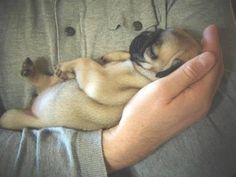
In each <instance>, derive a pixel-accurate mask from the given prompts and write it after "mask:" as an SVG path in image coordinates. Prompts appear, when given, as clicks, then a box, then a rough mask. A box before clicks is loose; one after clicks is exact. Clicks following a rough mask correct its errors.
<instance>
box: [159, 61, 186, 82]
mask: <svg viewBox="0 0 236 177" xmlns="http://www.w3.org/2000/svg"><path fill="white" fill-rule="evenodd" d="M183 63H184V62H183V60H181V59H179V58H176V59H174V60H173V62H172V64H171V66H170V67H169V68H167V69H166V70H164V71H160V72H158V73H157V74H156V77H158V78H162V77H165V76H167V75H169V74H170V73H172V72H173V71H175V70H176V69H178V68H179V67H180V66H181V65H182V64H183Z"/></svg>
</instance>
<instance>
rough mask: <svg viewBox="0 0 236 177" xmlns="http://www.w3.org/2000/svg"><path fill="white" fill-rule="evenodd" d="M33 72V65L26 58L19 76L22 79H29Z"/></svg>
mask: <svg viewBox="0 0 236 177" xmlns="http://www.w3.org/2000/svg"><path fill="white" fill-rule="evenodd" d="M34 72H35V66H34V63H33V61H32V60H31V59H30V58H29V57H27V58H26V59H25V61H24V62H23V64H22V68H21V75H22V76H23V77H29V76H32V75H33V74H34Z"/></svg>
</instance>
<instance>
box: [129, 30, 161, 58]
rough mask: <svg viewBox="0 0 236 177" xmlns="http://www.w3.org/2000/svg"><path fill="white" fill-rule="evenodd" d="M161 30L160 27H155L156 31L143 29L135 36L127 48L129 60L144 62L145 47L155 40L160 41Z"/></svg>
mask: <svg viewBox="0 0 236 177" xmlns="http://www.w3.org/2000/svg"><path fill="white" fill-rule="evenodd" d="M162 31H163V30H162V29H157V30H156V31H144V32H142V33H141V34H139V35H138V36H137V37H135V38H134V39H133V41H132V42H131V44H130V48H129V52H130V55H131V60H132V61H135V62H145V60H144V52H145V50H146V48H147V47H148V46H150V45H152V44H154V43H156V42H157V41H158V42H160V43H161V41H160V35H161V33H162Z"/></svg>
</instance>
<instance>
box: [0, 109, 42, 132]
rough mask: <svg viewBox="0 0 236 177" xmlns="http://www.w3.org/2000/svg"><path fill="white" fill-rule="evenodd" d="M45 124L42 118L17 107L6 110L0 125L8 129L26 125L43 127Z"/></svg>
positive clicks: (18, 128) (20, 127)
mask: <svg viewBox="0 0 236 177" xmlns="http://www.w3.org/2000/svg"><path fill="white" fill-rule="evenodd" d="M44 126H45V125H44V123H43V122H42V121H41V120H40V119H38V118H36V117H34V116H32V115H29V114H27V113H25V112H23V111H20V110H16V109H12V110H9V111H7V112H5V113H4V114H3V116H2V117H1V118H0V127H3V128H7V129H14V130H20V129H23V128H26V127H30V128H41V127H44Z"/></svg>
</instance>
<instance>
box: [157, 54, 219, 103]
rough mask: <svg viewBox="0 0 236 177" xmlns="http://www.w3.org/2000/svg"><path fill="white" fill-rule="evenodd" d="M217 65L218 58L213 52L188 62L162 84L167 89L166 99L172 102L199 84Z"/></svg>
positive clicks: (164, 79)
mask: <svg viewBox="0 0 236 177" xmlns="http://www.w3.org/2000/svg"><path fill="white" fill-rule="evenodd" d="M215 63H216V57H215V55H213V54H212V53H211V52H204V53H203V54H201V55H199V56H197V57H195V58H194V59H192V60H190V61H188V62H186V63H185V64H184V65H182V66H181V67H180V68H179V69H177V70H176V71H175V72H173V73H172V74H170V75H169V76H167V77H166V78H163V80H162V81H161V84H164V86H165V89H166V92H167V93H166V94H165V96H166V99H167V101H168V100H172V99H173V98H174V97H176V96H177V95H179V94H180V93H181V92H182V91H183V90H185V89H186V88H188V87H190V86H191V85H192V84H193V83H195V82H197V81H198V80H199V79H201V78H202V77H203V76H204V75H206V74H207V73H208V72H209V71H210V70H211V69H212V67H213V66H214V65H215Z"/></svg>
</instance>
